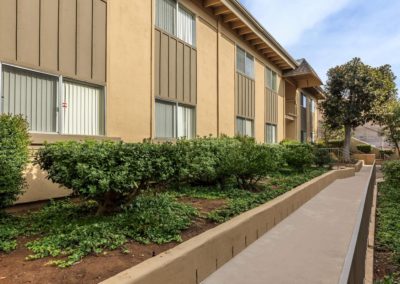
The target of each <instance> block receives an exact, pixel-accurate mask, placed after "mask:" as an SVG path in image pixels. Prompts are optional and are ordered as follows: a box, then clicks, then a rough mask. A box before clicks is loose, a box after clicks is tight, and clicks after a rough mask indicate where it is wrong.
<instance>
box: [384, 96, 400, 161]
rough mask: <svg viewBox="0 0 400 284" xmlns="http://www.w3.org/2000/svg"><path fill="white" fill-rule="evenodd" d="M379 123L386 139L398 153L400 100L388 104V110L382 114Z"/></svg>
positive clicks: (399, 145)
mask: <svg viewBox="0 0 400 284" xmlns="http://www.w3.org/2000/svg"><path fill="white" fill-rule="evenodd" d="M381 125H382V126H383V134H384V135H385V136H386V140H387V141H388V142H389V143H390V144H392V145H393V146H394V147H395V148H396V150H397V153H398V154H400V101H394V102H393V103H392V104H391V105H390V106H389V108H388V111H387V112H386V113H385V114H384V115H383V116H382V120H381Z"/></svg>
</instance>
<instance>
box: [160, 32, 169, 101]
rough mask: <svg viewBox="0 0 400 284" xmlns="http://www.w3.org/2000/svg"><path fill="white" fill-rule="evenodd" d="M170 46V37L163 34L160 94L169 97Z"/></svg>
mask: <svg viewBox="0 0 400 284" xmlns="http://www.w3.org/2000/svg"><path fill="white" fill-rule="evenodd" d="M168 46H169V38H168V36H167V35H165V34H161V47H160V50H161V54H160V56H161V57H160V96H161V97H163V98H169V93H168V77H169V76H168Z"/></svg>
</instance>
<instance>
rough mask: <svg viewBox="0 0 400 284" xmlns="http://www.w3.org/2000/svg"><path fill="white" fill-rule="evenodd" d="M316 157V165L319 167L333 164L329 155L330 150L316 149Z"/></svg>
mask: <svg viewBox="0 0 400 284" xmlns="http://www.w3.org/2000/svg"><path fill="white" fill-rule="evenodd" d="M314 155H315V161H314V163H315V165H317V166H319V167H323V166H327V165H330V164H331V163H332V158H331V154H330V153H329V151H328V149H323V148H315V151H314Z"/></svg>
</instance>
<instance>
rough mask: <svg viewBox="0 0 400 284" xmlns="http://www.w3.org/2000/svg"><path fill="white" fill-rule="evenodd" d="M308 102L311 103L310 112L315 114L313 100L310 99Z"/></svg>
mask: <svg viewBox="0 0 400 284" xmlns="http://www.w3.org/2000/svg"><path fill="white" fill-rule="evenodd" d="M310 101H311V112H312V113H315V100H314V99H311V100H310Z"/></svg>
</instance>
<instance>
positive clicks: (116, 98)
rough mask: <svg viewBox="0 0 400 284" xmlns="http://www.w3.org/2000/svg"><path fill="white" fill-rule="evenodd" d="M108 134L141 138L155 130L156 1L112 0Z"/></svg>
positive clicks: (110, 10) (135, 139)
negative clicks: (153, 75)
mask: <svg viewBox="0 0 400 284" xmlns="http://www.w3.org/2000/svg"><path fill="white" fill-rule="evenodd" d="M107 13H108V43H107V52H108V58H107V64H108V66H107V72H108V83H107V114H106V115H107V122H106V129H107V135H108V136H114V137H121V138H122V139H123V140H124V141H128V142H131V141H141V140H143V139H145V138H150V137H151V130H152V116H153V111H152V106H153V104H154V103H153V101H154V99H153V98H152V69H153V67H152V64H153V62H152V57H153V51H152V50H153V48H152V36H153V1H131V0H118V1H108V9H107Z"/></svg>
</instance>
